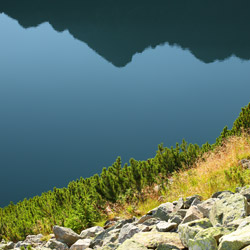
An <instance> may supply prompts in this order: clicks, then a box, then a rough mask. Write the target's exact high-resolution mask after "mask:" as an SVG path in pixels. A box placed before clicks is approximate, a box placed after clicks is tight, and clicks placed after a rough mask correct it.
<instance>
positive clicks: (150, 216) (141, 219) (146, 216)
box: [137, 215, 154, 224]
mask: <svg viewBox="0 0 250 250" xmlns="http://www.w3.org/2000/svg"><path fill="white" fill-rule="evenodd" d="M152 218H154V217H153V216H152V215H143V216H142V217H141V218H140V219H139V220H138V221H137V224H142V223H143V222H145V221H147V220H149V219H152Z"/></svg>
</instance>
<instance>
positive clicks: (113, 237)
mask: <svg viewBox="0 0 250 250" xmlns="http://www.w3.org/2000/svg"><path fill="white" fill-rule="evenodd" d="M119 233H120V229H114V230H112V231H110V233H109V235H108V236H107V237H105V238H104V239H103V243H102V245H103V246H107V245H109V246H110V244H115V245H117V243H118V237H119Z"/></svg>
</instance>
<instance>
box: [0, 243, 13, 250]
mask: <svg viewBox="0 0 250 250" xmlns="http://www.w3.org/2000/svg"><path fill="white" fill-rule="evenodd" d="M14 247H15V243H14V242H12V241H9V242H7V243H6V246H5V248H4V249H13V248H14ZM0 248H1V247H0Z"/></svg>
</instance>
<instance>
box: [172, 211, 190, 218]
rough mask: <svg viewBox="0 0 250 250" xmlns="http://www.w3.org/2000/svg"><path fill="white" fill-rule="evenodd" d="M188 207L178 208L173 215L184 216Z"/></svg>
mask: <svg viewBox="0 0 250 250" xmlns="http://www.w3.org/2000/svg"><path fill="white" fill-rule="evenodd" d="M187 211H188V209H180V210H179V211H178V212H176V213H175V215H180V216H181V217H182V218H184V217H185V216H186V214H187Z"/></svg>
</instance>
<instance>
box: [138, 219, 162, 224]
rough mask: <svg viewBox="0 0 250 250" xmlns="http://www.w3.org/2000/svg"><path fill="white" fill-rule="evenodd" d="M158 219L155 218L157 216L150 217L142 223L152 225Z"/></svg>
mask: <svg viewBox="0 0 250 250" xmlns="http://www.w3.org/2000/svg"><path fill="white" fill-rule="evenodd" d="M159 222H160V220H159V219H157V218H151V219H148V220H146V221H144V222H143V223H142V225H145V226H153V225H156V224H157V223H159Z"/></svg>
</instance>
